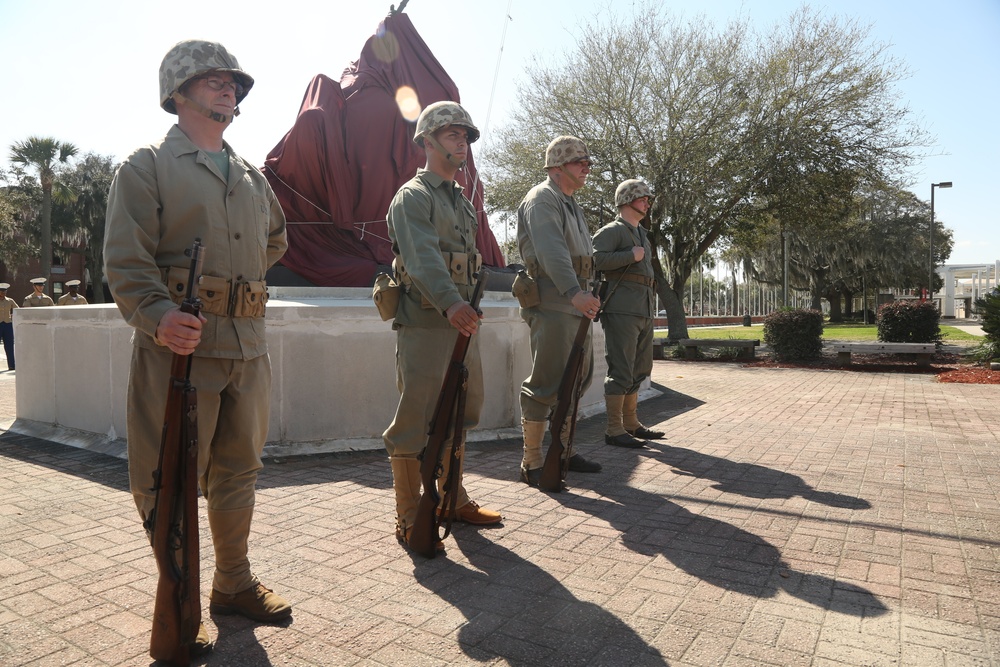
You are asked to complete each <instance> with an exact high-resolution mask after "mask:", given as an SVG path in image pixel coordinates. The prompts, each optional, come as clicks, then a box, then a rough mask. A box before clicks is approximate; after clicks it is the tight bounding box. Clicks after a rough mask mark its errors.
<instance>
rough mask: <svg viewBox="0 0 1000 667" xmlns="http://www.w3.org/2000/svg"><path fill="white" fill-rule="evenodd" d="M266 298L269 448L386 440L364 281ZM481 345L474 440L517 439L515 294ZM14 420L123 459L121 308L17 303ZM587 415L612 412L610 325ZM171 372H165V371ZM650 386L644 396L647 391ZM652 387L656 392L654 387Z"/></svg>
mask: <svg viewBox="0 0 1000 667" xmlns="http://www.w3.org/2000/svg"><path fill="white" fill-rule="evenodd" d="M270 294H271V300H270V301H269V302H268V304H267V335H268V348H269V350H270V356H271V367H272V375H273V379H272V385H271V416H270V417H271V420H270V429H269V431H268V438H267V446H266V447H265V450H264V455H265V456H272V457H273V456H290V455H300V454H316V453H326V452H339V451H351V450H371V449H380V448H382V447H383V444H382V431H384V430H385V428H386V427H387V426H388V424H389V423H390V422H391V421H392V416H393V414H394V413H395V409H396V404H397V402H398V400H399V393H398V391H397V390H396V371H395V345H396V334H395V332H394V331H393V330H392V326H391V323H390V322H383V321H382V320H381V318H380V317H379V316H378V312H377V311H376V310H375V307H374V305H373V304H372V301H371V290H370V289H365V288H320V287H272V288H270ZM482 310H483V315H484V321H483V327H482V329H481V330H480V333H479V334H478V335H480V336H482V339H481V340H480V347H481V352H482V359H483V373H484V376H485V378H486V404H485V406H484V408H483V414H482V417H481V419H480V426H479V428H477V429H476V430H474V431H473V432H471V433H470V434H469V439H470V440H487V439H489V440H492V439H498V438H503V437H514V438H520V435H521V430H520V423H521V415H520V407H519V405H518V393H519V392H520V385H521V382H522V381H523V380H524V378H525V377H527V375H528V373H529V371H530V369H531V358H530V354H529V352H528V327H527V325H525V324H524V322H523V321H522V320H521V317H520V315H519V314H518V307H517V302H516V301H515V300H514V299H513V298H512V297H511V296H510V295H509V294H504V293H497V292H487V293H486V295H485V297H484V298H483V301H482ZM14 312H15V314H14V328H15V340H16V355H17V378H16V382H17V390H16V393H17V417H16V419H15V420H14V422H13V423H12V424H11V426H10V429H9V430H11V431H13V432H16V433H22V434H25V435H33V436H37V437H42V438H45V439H46V440H52V441H56V442H62V443H64V444H68V445H73V446H77V447H83V448H86V449H92V450H96V451H101V452H105V453H108V454H112V455H115V456H119V457H124V456H125V393H126V388H127V386H128V370H129V361H130V358H131V353H132V344H131V336H132V329H131V327H129V326H128V325H127V324H126V323H125V321H124V320H123V319H122V317H121V314H120V313H119V312H118V309H117V308H116V307H115V306H114V305H110V304H106V305H87V306H76V307H73V308H59V307H53V308H19V309H17V310H16V311H14ZM594 350H595V358H594V382H593V383H592V384H591V386H590V388H589V390H588V391H587V392H586V394H585V395H584V397H583V400H582V401H581V404H580V414H581V416H582V417H585V416H589V415H593V414H596V413H598V412H603V410H604V391H603V386H602V381H603V378H604V375H605V374H606V372H607V364H606V363H605V361H604V332H603V330H602V329H601V327H600V326H599V325H597V326H595V327H594ZM164 381H166V380H164ZM650 391H651V390H649V389H648V381H647V385H646V386H645V388H644V392H643V393H642V394H641V396H647V395H649V394H650ZM653 393H655V392H653Z"/></svg>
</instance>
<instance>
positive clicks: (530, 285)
mask: <svg viewBox="0 0 1000 667" xmlns="http://www.w3.org/2000/svg"><path fill="white" fill-rule="evenodd" d="M510 293H511V294H513V295H514V298H516V299H517V302H518V303H519V304H521V308H534V307H535V306H537V305H538V304H540V303H541V302H542V298H541V297H540V296H539V294H538V283H537V282H535V279H534V278H532V277H531V276H529V275H528V272H527V271H524V270H523V269H522V270H521V271H518V272H517V277H516V278H514V283H513V284H512V285H511V286H510Z"/></svg>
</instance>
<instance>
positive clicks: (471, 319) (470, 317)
mask: <svg viewBox="0 0 1000 667" xmlns="http://www.w3.org/2000/svg"><path fill="white" fill-rule="evenodd" d="M444 314H445V316H446V317H447V318H448V321H449V322H451V326H453V327H455V328H456V329H458V330H459V332H461V334H462V335H463V336H471V335H473V334H474V333H476V332H477V331H479V320H481V319H483V316H482V314H480V313H479V312H478V311H477V310H476V309H475V308H473V307H472V306H470V305H469V304H468V303H466V302H465V301H458V302H456V303H455V304H454V305H452V306H451V307H450V308H449V309H448V310H446V311H445V313H444Z"/></svg>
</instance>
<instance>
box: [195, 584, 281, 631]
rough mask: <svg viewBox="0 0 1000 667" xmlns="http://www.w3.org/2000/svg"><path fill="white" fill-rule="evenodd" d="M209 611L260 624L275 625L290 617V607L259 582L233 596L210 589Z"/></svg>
mask: <svg viewBox="0 0 1000 667" xmlns="http://www.w3.org/2000/svg"><path fill="white" fill-rule="evenodd" d="M209 600H210V602H209V610H210V611H211V612H212V613H213V614H222V615H227V614H239V615H240V616H245V617H246V618H249V619H251V620H254V621H258V622H260V623H276V622H278V621H283V620H285V619H286V618H288V617H289V616H291V615H292V605H290V604H288V601H287V600H285V598H283V597H281V596H280V595H278V594H277V593H275V592H274V591H272V590H271V589H270V588H268V587H267V586H265V585H264V584H262V583H260V582H259V581H258V582H257V583H256V584H254V585H253V586H251V587H250V588H248V589H246V590H243V591H240V592H239V593H235V594H226V593H220V592H219V591H217V590H215V589H214V588H213V589H212V596H211V598H209Z"/></svg>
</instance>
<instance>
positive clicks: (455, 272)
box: [392, 252, 483, 309]
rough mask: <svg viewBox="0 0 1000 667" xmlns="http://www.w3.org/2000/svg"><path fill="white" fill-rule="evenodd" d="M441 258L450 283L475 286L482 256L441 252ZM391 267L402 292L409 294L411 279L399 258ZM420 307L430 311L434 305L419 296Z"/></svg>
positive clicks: (481, 266)
mask: <svg viewBox="0 0 1000 667" xmlns="http://www.w3.org/2000/svg"><path fill="white" fill-rule="evenodd" d="M441 257H442V258H443V259H444V263H445V266H447V267H448V271H449V272H450V273H451V281H452V282H453V283H455V284H456V285H475V284H476V274H477V273H478V272H479V269H481V268H483V256H482V255H480V254H479V253H478V252H475V253H465V252H442V253H441ZM392 267H393V269H395V271H396V275H397V276H398V277H399V284H400V285H401V286H402V289H403V291H404V292H406V293H407V294H409V293H410V290H412V289H413V279H412V278H410V276H409V274H408V273H407V272H406V267H405V266H403V262H402V261H401V260H400V258H399V257H396V258H395V259H394V260H392ZM420 307H421V308H426V309H430V308H433V307H434V305H433V304H432V303H431V302H430V301H428V300H427V297H426V296H424V295H423V294H421V295H420Z"/></svg>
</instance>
